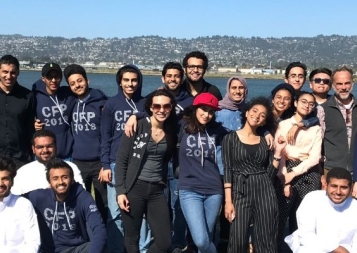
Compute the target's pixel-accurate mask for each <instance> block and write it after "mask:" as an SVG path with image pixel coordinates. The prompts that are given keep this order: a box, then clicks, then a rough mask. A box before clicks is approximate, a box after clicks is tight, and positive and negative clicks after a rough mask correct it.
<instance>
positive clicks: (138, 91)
mask: <svg viewBox="0 0 357 253" xmlns="http://www.w3.org/2000/svg"><path fill="white" fill-rule="evenodd" d="M124 69H132V70H134V71H135V72H136V73H137V75H138V88H137V89H136V91H135V92H134V94H133V96H132V98H131V99H132V100H133V101H135V102H137V101H139V100H140V99H142V95H141V92H142V87H143V75H142V74H141V72H140V70H139V69H138V67H136V66H135V65H132V64H129V65H125V66H123V67H121V68H120V69H119V70H118V72H117V74H116V81H117V84H118V95H119V96H120V97H124V98H125V95H124V93H123V89H122V87H121V84H120V82H121V80H120V79H119V73H120V71H121V70H124Z"/></svg>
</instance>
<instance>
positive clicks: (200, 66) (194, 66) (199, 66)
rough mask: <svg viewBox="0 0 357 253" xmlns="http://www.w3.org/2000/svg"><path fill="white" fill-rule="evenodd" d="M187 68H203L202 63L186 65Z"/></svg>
mask: <svg viewBox="0 0 357 253" xmlns="http://www.w3.org/2000/svg"><path fill="white" fill-rule="evenodd" d="M187 68H188V69H189V70H195V69H196V68H197V70H203V65H187Z"/></svg>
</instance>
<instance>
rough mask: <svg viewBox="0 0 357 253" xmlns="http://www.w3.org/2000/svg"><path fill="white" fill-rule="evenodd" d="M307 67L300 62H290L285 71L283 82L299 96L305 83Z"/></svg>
mask: <svg viewBox="0 0 357 253" xmlns="http://www.w3.org/2000/svg"><path fill="white" fill-rule="evenodd" d="M306 76H307V67H306V65H305V64H303V63H301V62H291V63H290V64H289V65H288V66H287V67H286V69H285V79H284V82H286V83H288V84H290V85H291V86H293V88H294V90H295V94H299V93H300V90H301V88H302V86H303V85H304V83H305V81H306Z"/></svg>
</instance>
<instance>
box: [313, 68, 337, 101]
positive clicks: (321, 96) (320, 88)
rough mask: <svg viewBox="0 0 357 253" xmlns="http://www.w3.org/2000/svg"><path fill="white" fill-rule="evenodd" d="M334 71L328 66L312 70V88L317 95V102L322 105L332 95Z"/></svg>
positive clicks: (315, 95)
mask: <svg viewBox="0 0 357 253" xmlns="http://www.w3.org/2000/svg"><path fill="white" fill-rule="evenodd" d="M331 74H332V71H331V70H329V69H327V68H319V69H314V70H313V71H311V73H310V75H309V80H310V88H311V90H312V94H313V95H314V97H315V100H316V103H317V104H319V105H321V104H323V103H325V102H326V101H327V100H328V99H329V97H330V95H328V92H329V91H330V89H331Z"/></svg>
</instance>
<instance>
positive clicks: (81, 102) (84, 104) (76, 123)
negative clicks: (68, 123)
mask: <svg viewBox="0 0 357 253" xmlns="http://www.w3.org/2000/svg"><path fill="white" fill-rule="evenodd" d="M79 104H83V106H82V113H84V108H85V107H86V103H85V102H83V101H78V103H77V120H74V123H75V125H76V127H75V128H74V130H75V131H76V134H78V122H79ZM84 121H85V122H86V123H87V125H88V126H90V127H91V126H92V125H91V123H89V121H88V120H87V118H86V117H84Z"/></svg>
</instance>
